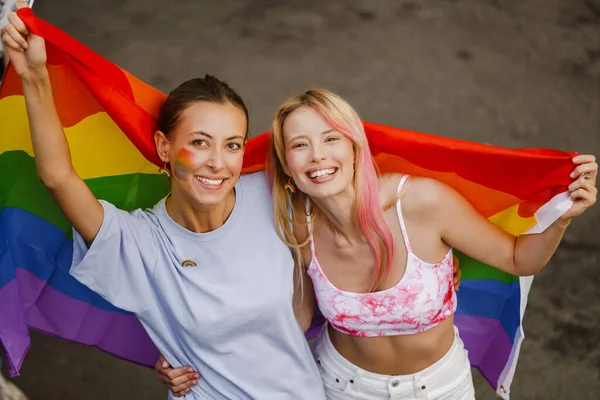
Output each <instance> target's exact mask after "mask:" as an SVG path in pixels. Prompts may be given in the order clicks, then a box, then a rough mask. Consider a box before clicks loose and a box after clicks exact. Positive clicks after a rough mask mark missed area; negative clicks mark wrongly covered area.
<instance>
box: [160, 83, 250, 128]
mask: <svg viewBox="0 0 600 400" xmlns="http://www.w3.org/2000/svg"><path fill="white" fill-rule="evenodd" d="M199 101H206V102H209V103H218V104H226V103H231V104H232V105H234V106H236V107H238V108H240V109H241V110H242V111H243V112H244V115H245V116H246V137H248V129H249V125H250V120H249V117H248V109H247V108H246V104H245V103H244V100H242V97H241V96H240V95H239V94H237V92H236V91H235V90H233V89H232V88H230V87H229V85H228V84H227V83H225V82H223V81H221V80H219V79H218V78H216V77H214V76H212V75H208V74H207V75H206V76H205V77H204V78H194V79H190V80H188V81H185V82H183V83H182V84H181V85H179V86H178V87H177V88H176V89H175V90H173V91H172V92H171V93H169V96H168V97H167V99H166V100H165V102H164V103H163V105H162V106H161V108H160V110H159V112H158V129H160V130H161V131H162V133H164V134H165V136H166V137H167V138H168V139H171V134H172V133H173V130H174V129H175V127H176V126H177V124H178V123H179V118H180V116H181V113H182V112H183V111H184V110H185V109H186V108H188V107H189V106H190V105H192V104H193V103H196V102H199Z"/></svg>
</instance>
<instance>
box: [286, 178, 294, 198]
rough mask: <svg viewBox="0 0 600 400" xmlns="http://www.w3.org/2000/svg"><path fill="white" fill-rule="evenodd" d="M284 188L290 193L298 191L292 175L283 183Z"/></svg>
mask: <svg viewBox="0 0 600 400" xmlns="http://www.w3.org/2000/svg"><path fill="white" fill-rule="evenodd" d="M283 188H284V189H285V190H287V191H288V192H290V194H294V193H296V188H295V187H294V184H293V183H292V178H291V177H289V178H288V181H287V182H286V183H285V184H284V185H283Z"/></svg>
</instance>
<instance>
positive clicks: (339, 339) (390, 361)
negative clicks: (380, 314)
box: [329, 316, 454, 375]
mask: <svg viewBox="0 0 600 400" xmlns="http://www.w3.org/2000/svg"><path fill="white" fill-rule="evenodd" d="M453 322H454V318H453V317H452V316H451V317H448V318H447V319H445V320H444V321H442V322H440V323H439V324H438V325H437V326H435V327H433V328H431V329H428V330H426V331H425V332H421V333H417V334H412V335H396V336H377V337H359V336H350V335H347V334H345V333H341V332H339V331H336V330H335V329H334V328H332V327H331V325H330V326H329V337H330V338H331V342H332V343H333V346H334V347H335V349H336V350H337V351H338V353H340V354H341V355H342V356H343V357H344V358H345V359H346V360H348V361H350V362H351V363H352V364H354V365H356V366H357V367H359V368H362V369H364V370H366V371H369V372H373V373H376V374H381V375H410V374H414V373H417V372H420V371H422V370H424V369H425V368H427V367H429V366H431V365H433V364H435V363H436V362H437V361H438V360H440V359H441V358H442V357H444V355H445V354H446V353H447V352H448V351H449V350H450V348H451V347H452V343H453V342H454V326H453Z"/></svg>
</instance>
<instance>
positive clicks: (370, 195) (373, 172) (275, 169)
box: [267, 89, 394, 290]
mask: <svg viewBox="0 0 600 400" xmlns="http://www.w3.org/2000/svg"><path fill="white" fill-rule="evenodd" d="M305 106H307V107H312V108H313V109H314V110H316V111H317V112H318V113H319V114H321V115H322V116H323V117H324V118H325V119H326V120H327V122H328V123H329V125H330V126H331V127H332V128H333V129H335V130H336V131H338V132H340V133H341V134H343V135H345V136H346V137H348V138H349V139H350V140H351V141H352V142H353V144H354V162H355V172H354V179H353V184H354V190H355V192H354V193H355V197H354V204H353V208H354V215H355V216H356V223H357V226H358V227H359V228H360V230H361V231H362V233H363V235H364V237H365V239H366V240H367V242H368V243H369V246H370V247H371V249H372V251H373V256H374V257H375V269H374V272H373V277H372V279H371V282H370V284H369V288H370V289H369V290H375V289H376V288H377V286H379V284H380V283H381V282H382V280H383V279H384V278H385V277H386V276H387V274H388V272H389V270H390V266H391V263H392V257H393V248H394V236H393V234H392V231H391V229H390V227H389V225H388V224H387V222H386V221H385V219H384V217H383V210H382V207H381V205H380V202H379V187H378V173H377V169H376V166H375V163H374V162H373V157H372V155H371V150H370V149H369V143H368V140H367V136H366V134H365V131H364V128H363V125H362V122H361V120H360V117H359V116H358V113H357V112H356V111H355V110H354V108H352V106H350V104H348V103H347V102H346V101H345V100H343V99H342V98H341V97H339V96H337V95H335V94H334V93H332V92H330V91H328V90H325V89H312V90H309V91H307V92H304V93H301V94H298V95H296V96H294V97H292V98H290V99H289V100H287V101H286V102H285V103H284V104H283V105H282V106H281V107H280V108H279V110H278V111H277V113H276V114H275V117H274V118H273V123H272V133H271V137H270V146H269V156H268V160H267V173H268V175H269V178H270V182H271V190H272V192H273V200H274V214H275V215H274V217H275V227H276V229H277V233H278V235H279V237H280V238H281V239H282V240H283V242H284V243H286V244H287V245H288V246H290V247H291V248H292V249H293V254H294V260H295V261H296V266H297V268H296V270H297V272H296V273H297V274H299V275H297V276H296V277H297V279H299V282H302V276H303V275H301V274H303V271H304V268H305V267H306V266H305V265H303V262H302V257H301V249H302V248H303V247H304V246H306V245H307V243H308V237H306V238H305V240H302V241H300V240H299V239H298V238H299V237H304V235H302V234H299V232H298V231H297V232H294V227H296V229H298V228H300V226H304V229H306V228H305V227H306V205H307V197H308V196H307V195H306V194H304V193H302V192H300V191H299V190H297V191H296V193H290V192H289V191H287V190H286V189H284V187H283V186H284V184H285V183H287V182H288V179H289V177H288V176H287V175H286V174H285V172H284V171H285V170H287V165H286V159H285V142H284V136H283V124H284V122H285V119H286V118H287V117H288V116H289V115H290V114H291V113H293V112H294V111H295V110H297V109H299V108H300V107H305ZM290 211H291V213H290ZM310 213H311V220H314V218H316V217H318V216H319V214H320V213H319V210H318V207H317V206H316V204H311V207H310ZM310 233H311V234H312V232H310Z"/></svg>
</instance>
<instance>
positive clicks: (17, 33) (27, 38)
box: [1, 1, 46, 79]
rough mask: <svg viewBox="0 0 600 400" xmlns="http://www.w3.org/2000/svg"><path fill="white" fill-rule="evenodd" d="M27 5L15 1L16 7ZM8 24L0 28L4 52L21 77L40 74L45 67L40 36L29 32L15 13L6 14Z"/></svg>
mask: <svg viewBox="0 0 600 400" xmlns="http://www.w3.org/2000/svg"><path fill="white" fill-rule="evenodd" d="M25 7H28V6H27V4H26V3H24V2H22V1H19V2H17V9H21V8H25ZM8 21H9V22H8V25H6V27H4V29H2V32H1V37H2V43H3V44H4V52H5V53H6V55H7V56H8V58H9V59H10V62H11V63H12V65H13V66H14V68H15V71H16V72H17V74H18V75H19V76H20V77H21V79H29V78H33V77H36V76H39V75H42V74H43V73H44V71H45V69H46V44H45V42H44V39H43V38H41V37H40V36H37V35H33V34H30V32H29V30H28V29H27V27H26V26H25V23H24V22H23V20H21V18H19V17H18V15H17V13H15V12H11V13H10V14H8Z"/></svg>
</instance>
